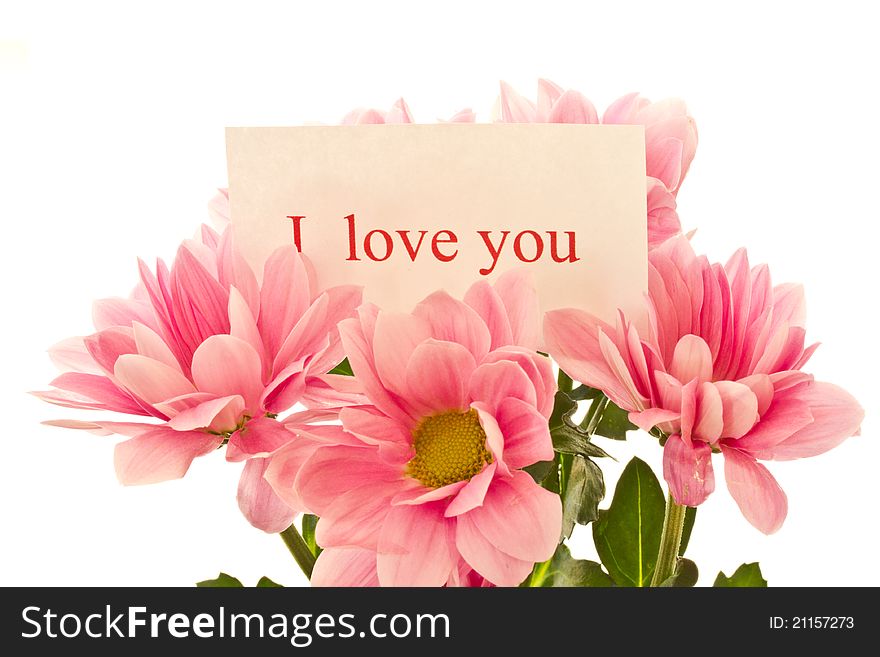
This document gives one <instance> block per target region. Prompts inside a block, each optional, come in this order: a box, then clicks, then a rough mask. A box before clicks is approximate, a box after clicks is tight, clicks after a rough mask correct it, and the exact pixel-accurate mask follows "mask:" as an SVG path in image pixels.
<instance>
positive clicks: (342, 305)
mask: <svg viewBox="0 0 880 657" xmlns="http://www.w3.org/2000/svg"><path fill="white" fill-rule="evenodd" d="M362 298H363V288H361V287H359V286H356V285H340V286H337V287H333V288H330V289H328V290H326V291H325V292H324V293H323V294H321V296H319V297H318V298H317V299H315V301H314V303H312V305H311V306H310V307H309V308H308V310H306V311H305V312H304V313H303V316H302V317H301V318H300V319H299V321H297V323H296V325H295V326H294V327H293V329H292V330H291V331H290V334H289V335H288V336H287V337H286V339H285V340H284V343H283V344H282V345H281V348H280V350H279V351H278V355H277V356H276V357H275V361H274V364H273V368H274V370H275V371H279V370H280V369H282V368H284V367H286V366H287V365H288V364H289V363H292V362H294V361H296V360H299V359H301V358H305V357H307V356H311V355H313V354H315V353H317V352H319V351H320V350H321V349H323V348H324V347H325V346H326V345H327V344H328V343H329V341H330V337H331V334H333V333H335V332H336V327H337V325H338V324H339V322H341V321H342V320H343V319H346V318H348V317H351V316H353V315H354V311H355V308H357V307H358V306H359V305H360V303H361V300H362ZM340 360H341V359H340ZM337 362H338V361H337ZM335 365H336V363H333V364H332V365H330V367H331V368H332V367H333V366H335ZM317 373H319V374H326V371H324V372H317Z"/></svg>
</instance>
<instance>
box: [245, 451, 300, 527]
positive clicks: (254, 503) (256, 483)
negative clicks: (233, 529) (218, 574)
mask: <svg viewBox="0 0 880 657" xmlns="http://www.w3.org/2000/svg"><path fill="white" fill-rule="evenodd" d="M268 466H269V460H268V459H260V458H255V459H251V460H249V461H248V462H247V463H245V464H244V470H242V471H241V479H239V480H238V508H239V509H241V512H242V513H243V514H244V517H245V518H247V520H248V522H250V523H251V524H252V525H253V526H254V527H256V528H257V529H262V530H263V531H264V532H267V533H269V534H277V533H278V532H282V531H284V530H285V529H287V528H288V527H290V525H291V524H292V523H293V518H294V516H295V515H296V511H295V510H294V509H291V508H290V507H289V506H288V505H287V503H286V502H285V501H284V500H283V499H281V498H280V497H278V495H276V494H275V491H274V490H272V486H271V485H269V482H268V481H266V479H265V477H264V476H263V475H264V473H265V472H266V468H267V467H268Z"/></svg>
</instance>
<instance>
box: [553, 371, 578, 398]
mask: <svg viewBox="0 0 880 657" xmlns="http://www.w3.org/2000/svg"><path fill="white" fill-rule="evenodd" d="M556 387H557V388H559V390H560V391H562V392H571V391H572V390H574V381H572V378H571V377H570V376H569V375H568V374H566V373H565V372H563V371H562V368H561V367H560V368H559V376H557V377H556Z"/></svg>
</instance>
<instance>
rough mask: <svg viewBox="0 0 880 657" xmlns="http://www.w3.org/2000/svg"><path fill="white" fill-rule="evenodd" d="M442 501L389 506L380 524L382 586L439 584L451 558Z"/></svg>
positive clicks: (379, 561) (440, 584) (449, 564)
mask: <svg viewBox="0 0 880 657" xmlns="http://www.w3.org/2000/svg"><path fill="white" fill-rule="evenodd" d="M449 522H450V521H447V520H446V519H445V518H443V504H442V503H440V502H434V503H431V504H423V505H420V506H395V507H392V508H391V510H390V511H389V512H388V515H387V516H386V518H385V522H384V523H383V524H382V531H381V533H380V535H379V547H378V561H377V566H378V572H379V581H380V582H381V584H382V586H442V585H443V584H445V583H446V580H448V579H449V575H450V573H451V571H452V567H453V559H452V554H451V551H450V546H449V540H448V538H447V533H448V531H449V530H448V529H447V525H448V524H449Z"/></svg>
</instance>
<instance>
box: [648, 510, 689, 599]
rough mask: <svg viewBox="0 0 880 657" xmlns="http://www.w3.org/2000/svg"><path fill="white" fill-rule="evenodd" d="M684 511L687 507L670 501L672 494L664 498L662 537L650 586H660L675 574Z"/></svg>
mask: <svg viewBox="0 0 880 657" xmlns="http://www.w3.org/2000/svg"><path fill="white" fill-rule="evenodd" d="M686 511H687V507H686V506H682V505H681V504H676V503H675V500H673V499H672V493H670V494H669V497H667V498H666V514H665V516H664V518H663V535H662V536H661V537H660V552H659V553H658V554H657V565H656V567H655V568H654V577H653V578H652V579H651V586H660V585H661V584H662V583H663V582H665V581H666V580H667V579H669V578H670V577H672V575H673V574H674V573H675V566H676V564H677V562H678V551H679V548H681V534H682V531H683V530H684V515H685V512H686Z"/></svg>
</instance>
